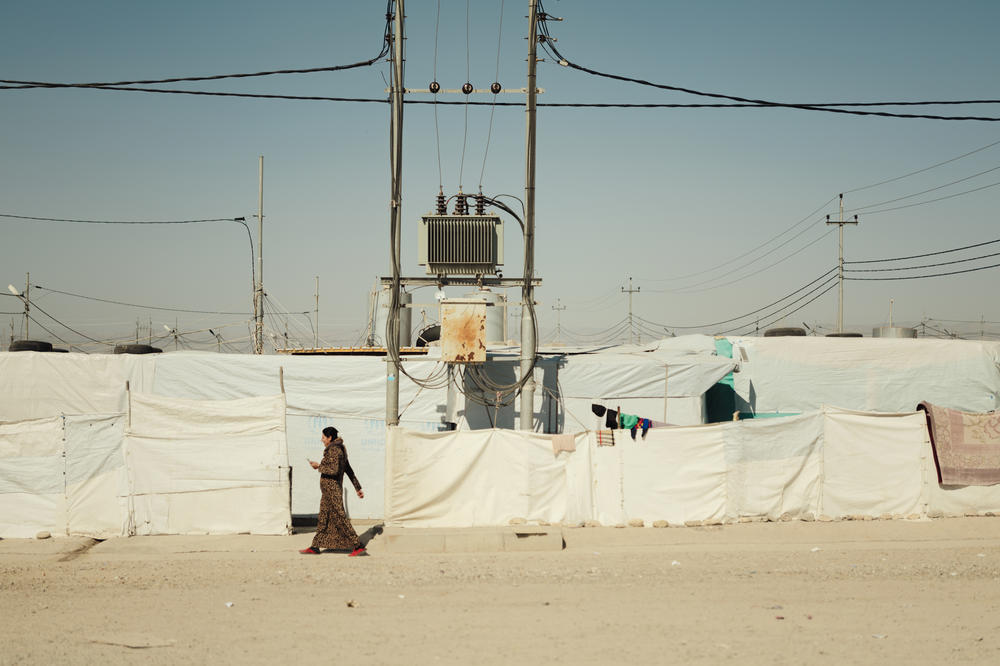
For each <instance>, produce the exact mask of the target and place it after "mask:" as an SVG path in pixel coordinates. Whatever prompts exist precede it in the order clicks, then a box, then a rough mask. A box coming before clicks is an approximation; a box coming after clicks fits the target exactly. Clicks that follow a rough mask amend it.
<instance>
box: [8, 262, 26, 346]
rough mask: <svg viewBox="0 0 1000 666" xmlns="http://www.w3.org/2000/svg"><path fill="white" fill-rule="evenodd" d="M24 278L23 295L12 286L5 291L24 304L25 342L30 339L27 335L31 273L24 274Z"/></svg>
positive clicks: (9, 285)
mask: <svg viewBox="0 0 1000 666" xmlns="http://www.w3.org/2000/svg"><path fill="white" fill-rule="evenodd" d="M25 276H26V277H25V280H24V293H23V294H22V293H21V292H19V291H18V290H17V287H15V286H14V285H12V284H8V285H7V291H9V292H10V293H11V294H13V295H14V296H17V297H18V298H20V299H21V302H22V303H24V339H25V340H27V339H28V338H29V337H31V336H30V335H29V334H28V321H29V313H30V312H31V273H25Z"/></svg>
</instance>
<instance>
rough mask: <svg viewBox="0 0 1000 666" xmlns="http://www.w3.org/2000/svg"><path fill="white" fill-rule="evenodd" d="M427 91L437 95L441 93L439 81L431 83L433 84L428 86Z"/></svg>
mask: <svg viewBox="0 0 1000 666" xmlns="http://www.w3.org/2000/svg"><path fill="white" fill-rule="evenodd" d="M427 89H428V90H430V91H431V92H432V93H434V94H435V95H436V94H437V93H439V92H441V84H440V83H438V82H437V81H431V84H430V85H429V86H427Z"/></svg>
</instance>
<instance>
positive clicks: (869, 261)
mask: <svg viewBox="0 0 1000 666" xmlns="http://www.w3.org/2000/svg"><path fill="white" fill-rule="evenodd" d="M994 243H1000V238H996V239H994V240H991V241H984V242H982V243H974V244H973V245H964V246H962V247H955V248H952V249H950V250H939V251H938V252H926V253H924V254H911V255H909V256H906V257H891V258H888V259H864V260H861V261H845V262H844V263H845V264H880V263H884V262H887V261H904V260H906V259H922V258H923V257H935V256H937V255H939V254H950V253H952V252H961V251H962V250H971V249H972V248H974V247H983V246H984V245H993V244H994Z"/></svg>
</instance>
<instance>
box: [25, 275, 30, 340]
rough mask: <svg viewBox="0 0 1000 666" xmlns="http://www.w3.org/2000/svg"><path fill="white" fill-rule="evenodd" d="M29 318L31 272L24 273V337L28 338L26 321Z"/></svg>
mask: <svg viewBox="0 0 1000 666" xmlns="http://www.w3.org/2000/svg"><path fill="white" fill-rule="evenodd" d="M30 319H31V273H30V272H28V273H25V274H24V339H25V340H30V339H31V336H30V335H29V334H28V321H29V320H30Z"/></svg>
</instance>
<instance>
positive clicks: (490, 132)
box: [479, 0, 504, 192]
mask: <svg viewBox="0 0 1000 666" xmlns="http://www.w3.org/2000/svg"><path fill="white" fill-rule="evenodd" d="M503 3H504V0H500V20H499V21H498V22H497V67H496V74H494V76H493V80H494V81H499V80H500V43H501V39H502V37H503ZM496 87H497V88H499V86H496ZM497 94H498V93H493V106H491V107H490V127H489V129H488V130H487V132H486V150H484V151H483V168H482V169H481V170H480V171H479V191H480V192H482V191H483V175H484V174H485V173H486V158H487V157H489V154H490V140H491V139H492V138H493V115H494V114H495V113H496V110H497V105H496V101H497Z"/></svg>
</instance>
